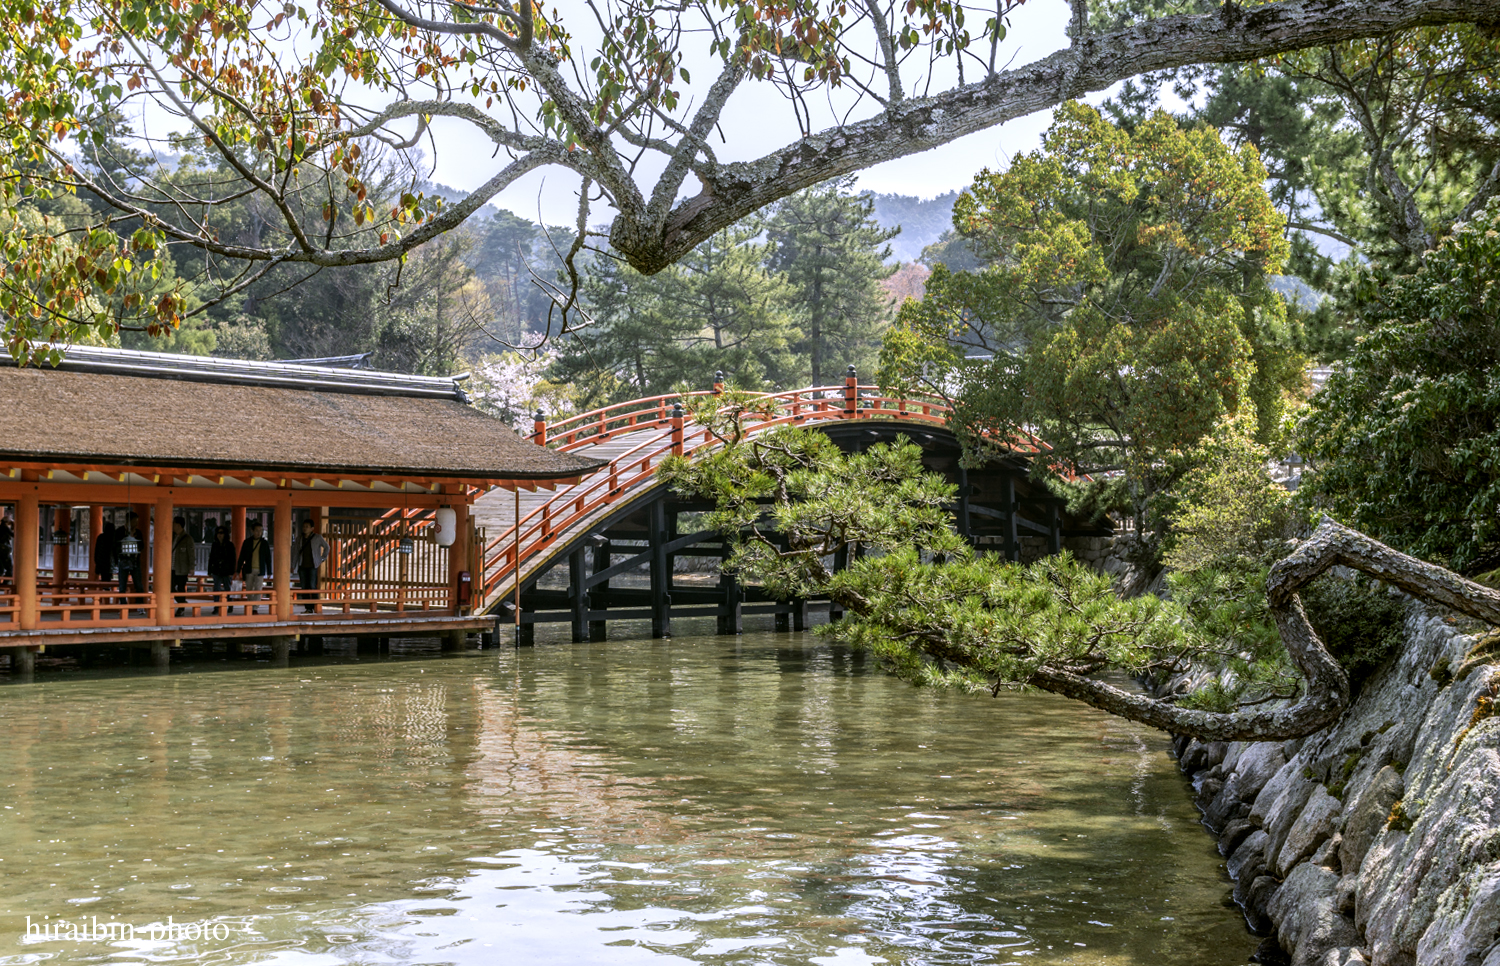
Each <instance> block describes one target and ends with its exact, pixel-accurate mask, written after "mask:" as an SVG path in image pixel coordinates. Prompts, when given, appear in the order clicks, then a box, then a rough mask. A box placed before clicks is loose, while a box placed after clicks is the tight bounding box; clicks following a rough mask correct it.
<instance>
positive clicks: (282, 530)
mask: <svg viewBox="0 0 1500 966" xmlns="http://www.w3.org/2000/svg"><path fill="white" fill-rule="evenodd" d="M271 530H272V536H271V569H272V570H273V571H274V573H273V574H272V577H273V579H274V580H275V587H276V619H277V620H279V621H289V620H291V619H292V495H291V494H290V493H288V494H286V495H285V496H284V497H282V498H281V499H279V500H277V501H276V512H275V514H274V515H272V517H271Z"/></svg>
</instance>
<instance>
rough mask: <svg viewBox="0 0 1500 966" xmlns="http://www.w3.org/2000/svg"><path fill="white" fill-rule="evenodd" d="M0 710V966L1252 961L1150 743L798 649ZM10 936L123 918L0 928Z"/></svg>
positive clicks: (649, 653)
mask: <svg viewBox="0 0 1500 966" xmlns="http://www.w3.org/2000/svg"><path fill="white" fill-rule="evenodd" d="M0 714H3V715H4V721H5V724H6V731H7V734H8V737H9V738H10V741H9V742H8V749H9V752H10V755H9V762H8V767H7V769H6V771H5V772H4V774H3V776H0V806H3V809H0V870H3V877H0V963H21V962H28V963H30V962H47V961H50V962H58V963H63V962H66V963H74V962H102V961H106V960H107V961H110V962H116V963H129V962H148V961H149V962H187V961H195V962H196V961H202V962H216V963H285V964H298V966H301V964H309V966H311V964H342V963H463V964H468V963H476V964H478V963H485V964H489V963H494V962H497V961H502V957H503V961H505V962H515V963H523V964H533V963H538V964H539V963H551V962H556V963H567V964H579V963H636V962H642V963H645V962H650V963H654V964H665V963H672V962H682V963H715V964H719V963H724V964H728V963H757V964H783V963H785V964H804V963H834V964H839V966H850V964H869V963H893V964H895V963H902V964H929V963H931V964H938V963H1009V962H1014V963H1058V964H1063V963H1068V964H1073V963H1078V964H1083V963H1088V964H1116V963H1121V964H1123V963H1152V964H1156V963H1164V964H1170V963H1183V964H1188V963H1191V964H1195V966H1197V964H1207V966H1214V964H1238V963H1242V962H1244V959H1245V956H1246V955H1247V953H1248V951H1249V950H1250V948H1251V946H1252V942H1251V941H1250V940H1249V939H1248V938H1247V937H1246V935H1245V933H1244V931H1243V929H1242V927H1241V924H1240V921H1239V919H1238V917H1237V916H1236V915H1235V913H1234V912H1233V911H1232V910H1230V909H1226V908H1225V907H1224V906H1223V905H1222V899H1223V897H1224V895H1225V893H1226V891H1227V885H1226V883H1225V880H1224V879H1223V878H1222V873H1221V871H1220V869H1219V864H1218V862H1217V857H1216V856H1215V855H1214V853H1213V851H1212V848H1211V845H1210V842H1209V840H1208V838H1207V837H1206V836H1204V835H1202V834H1201V832H1200V831H1199V830H1198V829H1197V826H1196V822H1195V816H1194V813H1193V812H1192V810H1191V808H1190V806H1189V805H1188V804H1187V799H1186V795H1185V794H1184V792H1183V789H1182V786H1181V783H1180V781H1179V779H1178V778H1177V776H1176V775H1175V774H1174V772H1173V771H1172V768H1171V763H1170V761H1169V760H1168V758H1167V757H1166V754H1165V742H1164V740H1163V739H1161V738H1160V737H1159V736H1157V735H1155V734H1153V733H1150V732H1145V731H1143V730H1141V729H1138V728H1135V727H1134V726H1131V725H1129V724H1126V723H1123V722H1120V721H1117V720H1114V719H1111V718H1109V717H1108V716H1105V715H1102V714H1096V713H1093V712H1090V711H1088V710H1087V709H1082V708H1080V707H1078V706H1076V705H1073V704H1070V703H1068V702H1065V701H1061V700H1059V699H1053V698H1049V697H1046V696H1006V697H1002V698H1001V699H999V700H989V699H980V698H972V697H965V696H960V695H954V694H940V693H932V692H923V691H917V690H915V689H912V688H909V687H907V686H906V685H902V684H900V683H898V682H895V681H892V680H889V679H887V678H885V677H883V676H881V675H879V674H878V673H875V672H873V671H871V670H870V669H869V668H867V667H866V666H865V663H864V661H863V659H862V658H861V657H860V656H859V655H855V654H850V653H848V652H843V651H838V650H833V649H829V648H824V647H821V646H816V645H815V644H814V643H813V642H812V641H811V640H809V639H803V638H802V637H801V636H800V635H798V636H794V635H785V634H782V635H772V634H759V635H753V634H752V635H746V636H745V637H744V638H741V639H738V640H737V639H735V638H711V637H710V638H678V639H675V640H673V641H611V642H608V643H601V644H591V645H560V646H544V647H539V648H536V649H535V650H526V651H520V652H512V651H509V650H506V651H502V652H500V653H499V655H498V657H497V656H495V654H494V652H491V653H490V654H489V655H488V656H484V657H473V656H471V657H466V658H458V659H447V660H438V659H431V660H420V661H410V660H408V661H377V662H371V661H369V660H365V661H359V662H348V663H339V662H337V661H335V662H331V663H329V664H327V665H323V666H318V667H311V666H300V667H294V668H292V669H290V670H274V669H261V670H257V671H241V672H236V673H201V674H177V673H174V674H173V675H172V676H171V677H169V678H165V679H161V678H156V679H149V678H139V677H121V678H95V679H79V678H73V679H70V680H65V681H47V680H46V679H45V677H44V679H43V681H42V683H40V684H36V685H29V686H26V687H13V688H4V689H0ZM28 916H29V917H31V924H32V925H33V926H35V925H36V924H38V923H46V924H49V925H53V926H55V925H56V924H57V923H58V922H59V921H66V922H68V923H70V924H74V925H76V924H77V923H78V922H80V921H96V922H98V923H111V922H113V923H129V924H132V925H134V926H135V927H137V929H138V932H137V935H136V937H135V938H134V939H133V940H119V939H114V940H108V941H96V940H93V939H90V938H88V937H87V935H84V936H82V937H81V938H79V939H77V940H76V941H68V940H63V941H50V940H48V941H42V937H41V936H40V935H39V934H38V933H36V932H33V936H32V938H31V940H29V941H28V940H27V939H26V936H25V934H26V930H27V926H28V920H27V917H28ZM168 917H171V918H172V923H173V925H180V924H183V923H192V924H195V925H197V926H198V928H199V930H200V935H199V936H197V937H196V938H195V937H194V936H192V935H187V936H184V935H181V934H171V935H169V934H167V933H165V932H162V931H160V927H161V925H162V924H165V923H166V922H167V920H168ZM153 924H155V925H157V926H158V930H159V931H158V933H157V934H156V935H155V937H154V938H153V935H152V933H151V932H150V929H149V927H150V926H151V925H153ZM203 924H210V925H220V926H222V927H223V930H222V931H221V932H217V933H213V934H212V935H210V936H209V938H202V936H201V932H202V931H203V930H204V925H203ZM226 933H227V934H228V935H229V937H230V938H228V939H224V938H221V937H222V936H223V935H224V934H226ZM55 934H56V933H55V932H54V933H53V935H55Z"/></svg>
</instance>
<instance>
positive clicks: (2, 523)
mask: <svg viewBox="0 0 1500 966" xmlns="http://www.w3.org/2000/svg"><path fill="white" fill-rule="evenodd" d="M15 537H16V529H15V527H13V526H11V522H10V511H9V510H6V511H5V517H4V518H3V519H0V577H9V576H11V571H12V558H11V551H12V550H13V549H14V548H15Z"/></svg>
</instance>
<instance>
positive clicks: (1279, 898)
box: [1266, 863, 1359, 966]
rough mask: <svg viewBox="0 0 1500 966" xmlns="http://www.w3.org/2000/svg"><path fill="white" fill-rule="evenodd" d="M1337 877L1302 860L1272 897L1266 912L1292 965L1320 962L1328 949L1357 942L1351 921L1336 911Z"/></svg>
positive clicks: (1300, 965)
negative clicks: (1289, 956)
mask: <svg viewBox="0 0 1500 966" xmlns="http://www.w3.org/2000/svg"><path fill="white" fill-rule="evenodd" d="M1338 884H1339V877H1338V876H1337V875H1335V874H1334V873H1332V872H1329V871H1328V870H1327V869H1324V868H1321V867H1319V866H1316V865H1312V864H1310V863H1303V864H1302V865H1299V866H1297V867H1296V868H1295V869H1293V870H1292V872H1291V874H1290V875H1288V876H1287V877H1286V881H1285V882H1283V883H1282V884H1281V888H1280V889H1278V890H1277V891H1276V895H1275V896H1273V897H1272V898H1271V901H1270V904H1269V906H1268V908H1267V910H1266V911H1267V912H1269V913H1270V915H1271V919H1272V920H1273V921H1274V922H1275V923H1276V938H1277V939H1279V940H1280V941H1281V947H1282V948H1283V949H1285V950H1287V951H1288V952H1289V953H1291V959H1292V966H1322V964H1323V962H1324V960H1325V959H1326V957H1327V954H1328V952H1329V950H1332V949H1336V948H1339V947H1349V946H1357V945H1358V944H1359V933H1358V932H1357V931H1356V930H1355V928H1354V923H1353V922H1352V921H1351V920H1350V919H1349V918H1348V917H1347V916H1345V915H1343V914H1342V913H1340V912H1339V910H1338V904H1337V902H1336V901H1335V899H1334V893H1335V892H1336V891H1337V889H1338Z"/></svg>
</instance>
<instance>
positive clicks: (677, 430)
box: [672, 402, 682, 456]
mask: <svg viewBox="0 0 1500 966" xmlns="http://www.w3.org/2000/svg"><path fill="white" fill-rule="evenodd" d="M672 455H673V456H681V455H682V403H680V402H679V403H673V404H672Z"/></svg>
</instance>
